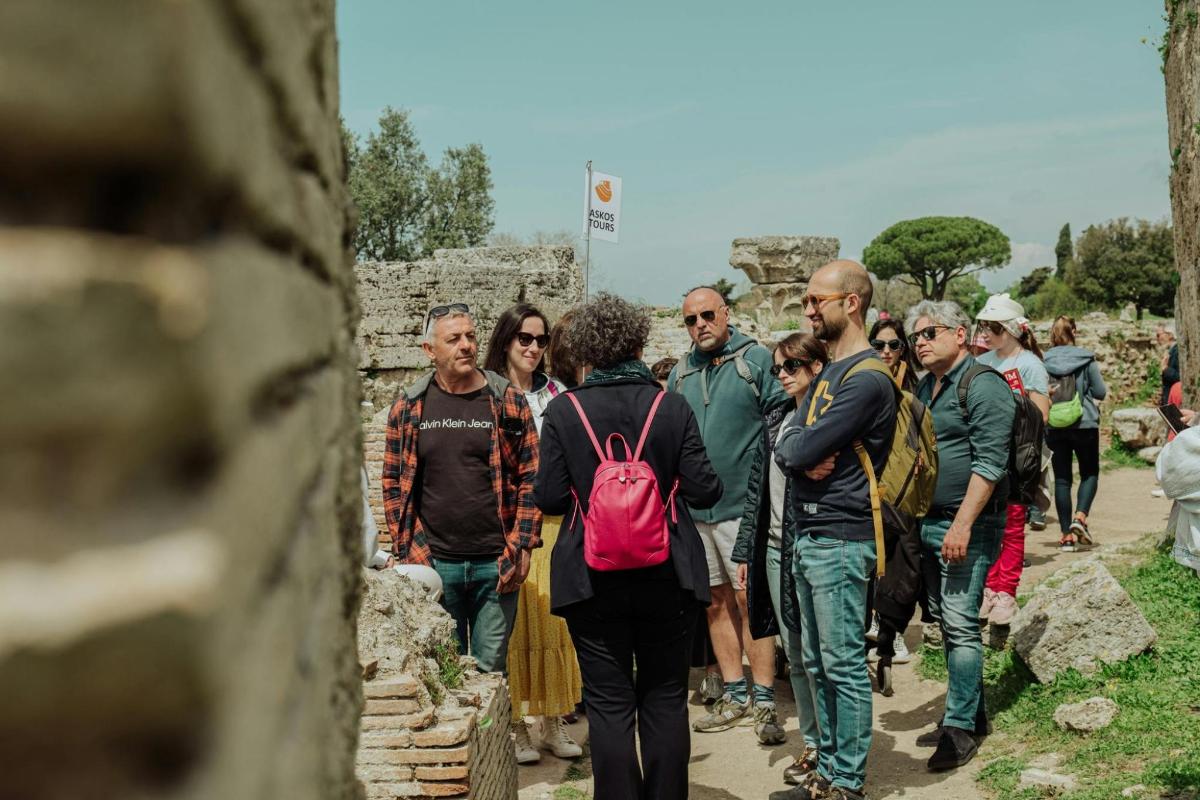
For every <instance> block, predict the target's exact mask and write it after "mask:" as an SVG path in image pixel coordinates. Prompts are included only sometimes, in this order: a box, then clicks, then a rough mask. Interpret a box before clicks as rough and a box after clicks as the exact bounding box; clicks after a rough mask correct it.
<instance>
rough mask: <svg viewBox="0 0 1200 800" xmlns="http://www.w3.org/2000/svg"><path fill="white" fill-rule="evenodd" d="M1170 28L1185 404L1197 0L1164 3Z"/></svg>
mask: <svg viewBox="0 0 1200 800" xmlns="http://www.w3.org/2000/svg"><path fill="white" fill-rule="evenodd" d="M1165 9H1166V14H1167V23H1166V26H1165V28H1166V31H1165V33H1164V34H1163V35H1164V36H1165V37H1166V42H1165V43H1164V45H1165V46H1164V53H1165V60H1164V62H1163V77H1164V79H1165V80H1166V90H1167V91H1166V99H1167V129H1168V139H1169V144H1168V146H1169V151H1170V153H1171V177H1170V183H1171V217H1172V222H1173V225H1172V231H1173V233H1174V238H1175V248H1174V249H1175V265H1176V266H1177V267H1178V269H1179V290H1178V293H1177V295H1176V298H1175V308H1176V317H1177V318H1178V323H1179V366H1180V373H1181V375H1182V378H1183V381H1184V386H1183V399H1184V404H1185V405H1186V406H1187V407H1189V408H1196V407H1197V405H1196V404H1197V403H1200V142H1198V141H1197V137H1196V132H1195V126H1196V120H1197V118H1200V31H1198V30H1197V29H1196V26H1195V25H1194V24H1191V23H1187V24H1185V23H1184V21H1185V20H1194V19H1195V18H1196V15H1197V13H1198V12H1200V5H1198V4H1197V2H1196V0H1182V2H1169V3H1166V4H1165Z"/></svg>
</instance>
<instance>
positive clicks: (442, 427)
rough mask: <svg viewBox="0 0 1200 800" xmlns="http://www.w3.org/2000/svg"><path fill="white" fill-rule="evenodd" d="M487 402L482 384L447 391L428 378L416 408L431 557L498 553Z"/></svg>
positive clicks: (499, 537) (501, 542)
mask: <svg viewBox="0 0 1200 800" xmlns="http://www.w3.org/2000/svg"><path fill="white" fill-rule="evenodd" d="M493 424H494V423H493V420H492V406H491V403H490V402H489V400H488V397H487V395H486V394H485V390H483V389H479V390H477V391H474V392H467V393H466V394H450V393H448V392H445V391H442V390H441V389H440V388H438V385H437V383H436V382H434V381H431V382H430V384H429V391H428V392H427V393H426V395H425V406H424V409H423V410H422V413H421V431H420V433H419V434H418V437H417V457H418V458H419V459H420V463H421V500H420V506H419V509H420V515H421V524H422V525H423V526H424V528H425V531H426V534H427V535H428V537H429V548H430V550H432V551H433V557H434V558H444V559H460V560H461V559H467V558H488V557H496V556H499V555H500V553H502V552H503V551H504V528H503V526H502V525H501V523H500V507H499V500H498V498H497V497H496V493H495V490H494V489H493V488H492V472H491V467H490V466H489V464H488V456H489V454H490V452H491V445H492V427H493Z"/></svg>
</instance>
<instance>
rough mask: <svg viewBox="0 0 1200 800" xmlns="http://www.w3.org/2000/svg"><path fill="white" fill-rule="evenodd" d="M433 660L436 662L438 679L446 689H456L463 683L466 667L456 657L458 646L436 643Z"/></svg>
mask: <svg viewBox="0 0 1200 800" xmlns="http://www.w3.org/2000/svg"><path fill="white" fill-rule="evenodd" d="M433 657H434V660H436V661H437V664H438V680H440V681H441V682H442V685H443V686H445V687H446V688H447V689H457V688H459V687H460V686H462V685H463V675H465V674H466V669H465V668H464V667H463V665H462V662H461V661H459V658H458V648H457V647H455V646H454V645H453V644H451V645H438V646H437V647H435V648H434V650H433Z"/></svg>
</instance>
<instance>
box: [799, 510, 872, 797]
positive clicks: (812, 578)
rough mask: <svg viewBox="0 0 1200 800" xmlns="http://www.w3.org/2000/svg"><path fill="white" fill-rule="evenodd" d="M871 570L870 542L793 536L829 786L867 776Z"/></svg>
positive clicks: (850, 784)
mask: <svg viewBox="0 0 1200 800" xmlns="http://www.w3.org/2000/svg"><path fill="white" fill-rule="evenodd" d="M874 569H875V542H874V540H871V541H863V542H858V541H846V540H844V539H834V538H832V537H829V536H823V535H821V532H820V531H819V529H811V528H810V529H806V530H803V531H801V532H800V535H799V536H798V537H796V545H795V561H794V566H793V571H794V572H795V577H796V595H797V599H798V600H799V601H800V616H801V623H800V626H801V632H800V639H801V649H802V651H803V655H804V668H805V670H806V671H807V672H808V674H809V676H810V677H811V679H812V682H813V688H814V690H815V692H816V707H817V727H818V728H819V729H820V732H821V743H820V751H819V752H820V754H819V756H818V763H817V771H818V772H819V773H820V774H821V775H822V776H823V777H824V778H826V779H827V780H828V781H829V782H830V783H832V784H833V785H834V786H843V787H845V788H847V789H853V790H855V791H859V790H861V789H862V786H863V783H865V782H866V779H867V751H868V750H870V749H871V676H870V675H869V674H868V673H867V630H866V620H867V581H868V580H869V579H870V577H871V573H872V571H873V570H874Z"/></svg>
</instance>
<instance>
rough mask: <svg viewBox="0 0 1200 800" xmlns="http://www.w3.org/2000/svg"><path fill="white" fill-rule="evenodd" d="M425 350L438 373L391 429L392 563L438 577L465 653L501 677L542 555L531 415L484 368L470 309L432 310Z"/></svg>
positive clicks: (408, 401)
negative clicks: (535, 554) (537, 554)
mask: <svg viewBox="0 0 1200 800" xmlns="http://www.w3.org/2000/svg"><path fill="white" fill-rule="evenodd" d="M421 346H422V349H423V350H424V351H425V354H426V356H428V358H429V360H430V361H431V362H432V363H433V370H432V371H431V372H429V373H428V374H426V375H424V376H423V377H421V378H420V379H418V380H417V381H416V382H415V383H413V384H412V385H411V386H410V387H409V388H408V389H406V390H404V391H402V392H401V393H400V395H399V396H398V397H397V398H396V402H395V403H394V404H393V405H392V409H391V412H390V413H389V414H388V421H387V435H386V445H385V450H384V457H383V506H384V516H385V518H386V520H387V526H388V533H389V534H390V535H391V539H392V554H393V556H394V558H395V560H396V562H397V563H399V564H424V565H426V566H431V567H433V568H434V570H436V571H437V573H438V575H439V576H440V577H441V579H442V588H443V592H444V594H443V595H442V601H441V602H442V606H443V607H444V608H445V609H446V611H447V612H449V614H450V616H451V617H452V618H453V619H454V624H455V629H456V633H457V635H458V643H459V647H460V648H461V652H462V653H464V654H470V655H472V656H474V657H475V660H476V662H478V664H479V669H480V670H481V671H484V672H503V671H505V668H506V665H507V661H508V639H509V635H510V633H511V632H512V625H513V618H514V616H515V615H516V611H517V591H518V590H519V589H520V588H521V583H522V582H523V581H524V580H525V576H526V575H527V574H528V572H529V561H530V553H531V551H533V550H534V549H535V548H537V547H540V546H541V526H542V514H541V512H540V511H538V510H537V507H536V506H535V505H534V503H533V479H534V476H535V475H536V474H537V468H538V441H537V428H536V426H535V423H534V421H533V412H532V411H530V409H529V404H528V403H527V402H526V400H525V395H524V393H523V392H522V391H521V390H520V389H519V388H517V387H516V386H515V385H513V384H512V382H511V381H509V380H508V379H507V378H505V377H503V376H502V375H498V374H496V373H494V372H488V371H485V370H481V369H479V368H478V367H477V366H476V358H477V356H478V354H479V347H478V344H477V342H476V338H475V320H474V318H473V317H472V316H471V310H470V308H468V306H467V305H466V304H465V303H451V304H449V305H444V306H436V307H434V308H432V309H430V311H429V313H428V314H427V315H426V317H425V341H424V342H423V343H422V345H421Z"/></svg>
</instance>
